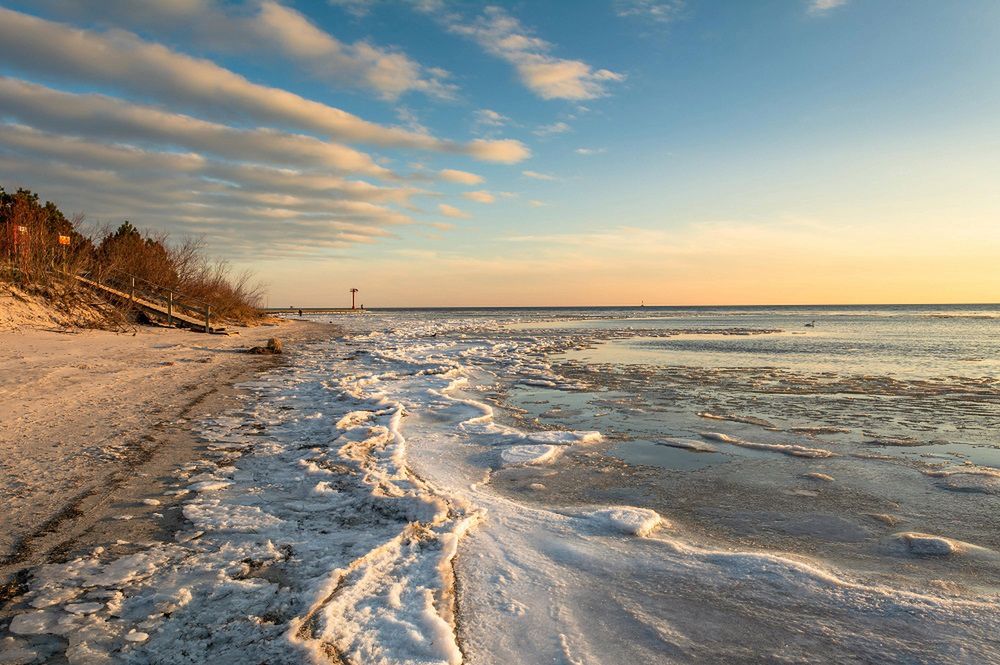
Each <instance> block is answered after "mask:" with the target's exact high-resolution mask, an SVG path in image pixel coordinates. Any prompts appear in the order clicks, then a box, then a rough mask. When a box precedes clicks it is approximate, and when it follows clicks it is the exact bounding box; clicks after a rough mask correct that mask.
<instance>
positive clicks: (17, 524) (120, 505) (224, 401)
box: [0, 320, 335, 618]
mask: <svg viewBox="0 0 1000 665" xmlns="http://www.w3.org/2000/svg"><path fill="white" fill-rule="evenodd" d="M332 329H335V327H334V326H332V325H331V324H325V323H318V322H304V321H295V320H292V321H283V322H282V323H281V324H278V325H262V326H257V327H253V328H239V329H238V331H239V334H237V335H230V336H214V335H209V336H206V335H200V334H197V333H193V332H190V331H184V330H179V329H163V328H139V330H138V332H137V334H135V335H131V334H119V333H112V332H106V331H99V330H81V331H73V332H70V333H65V332H54V331H48V330H24V329H22V330H18V331H3V332H0V346H3V347H4V348H6V349H10V350H11V353H10V354H9V355H8V356H7V357H5V358H3V359H0V377H3V378H0V423H3V425H0V452H2V453H3V455H2V461H0V479H2V482H0V491H2V492H3V493H4V496H3V497H2V498H3V503H4V505H5V507H6V510H5V511H4V513H3V515H0V534H2V535H0V603H2V604H3V607H2V608H0V618H5V617H7V616H8V615H9V614H10V605H12V604H14V603H12V602H11V601H16V598H17V596H18V595H20V593H21V592H23V590H24V582H25V580H26V579H27V577H28V575H29V573H30V571H31V570H32V569H35V568H36V567H37V566H39V565H42V564H45V563H50V562H58V561H62V560H65V559H66V558H67V557H68V556H69V555H70V554H71V553H73V552H78V551H81V550H83V549H86V548H93V547H97V546H106V545H107V544H108V543H115V542H116V541H117V540H121V539H126V540H130V541H169V540H171V539H172V538H173V534H174V532H175V531H176V530H177V529H178V528H179V527H180V526H181V525H182V524H183V521H184V518H183V516H182V515H181V513H180V510H179V504H180V503H181V499H182V497H180V496H173V495H171V496H165V495H164V492H165V491H166V489H167V485H169V484H171V483H172V482H174V479H173V477H172V475H171V472H172V471H173V470H175V469H176V468H177V467H178V466H180V465H182V464H184V463H185V462H188V461H191V460H193V459H196V458H198V457H200V456H201V455H202V453H203V449H204V447H205V444H204V442H203V441H202V440H201V439H200V438H199V434H198V431H197V428H196V426H197V423H198V421H199V420H200V419H201V418H203V417H206V416H208V415H212V414H218V413H221V412H224V411H226V410H227V409H229V408H231V407H233V406H235V405H236V404H237V403H238V395H239V393H240V391H239V389H238V388H237V387H236V384H238V383H240V382H241V381H245V380H247V379H249V378H251V377H253V376H255V375H257V374H259V373H260V372H262V371H265V370H267V369H270V368H273V367H274V366H276V365H278V364H282V363H286V362H288V356H289V355H294V354H295V353H296V349H297V347H298V346H300V345H301V344H302V343H305V342H308V341H309V340H311V339H315V338H318V337H322V336H325V335H328V334H329V333H330V332H331V330H332ZM272 336H276V337H279V338H280V339H281V340H282V341H283V342H284V343H285V345H286V352H285V354H283V355H281V356H256V355H249V354H243V353H240V351H241V350H242V349H245V348H248V347H250V346H254V345H257V344H263V343H264V341H266V340H267V338H268V337H272Z"/></svg>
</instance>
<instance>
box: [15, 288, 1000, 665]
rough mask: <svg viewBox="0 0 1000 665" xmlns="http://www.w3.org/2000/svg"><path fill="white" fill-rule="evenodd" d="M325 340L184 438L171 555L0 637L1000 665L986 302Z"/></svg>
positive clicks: (70, 584) (532, 655) (368, 659)
mask: <svg viewBox="0 0 1000 665" xmlns="http://www.w3.org/2000/svg"><path fill="white" fill-rule="evenodd" d="M331 320H333V321H334V322H336V323H338V324H340V325H341V326H342V329H343V332H344V334H343V336H339V335H338V336H333V337H331V338H330V339H327V340H320V341H317V342H315V343H313V344H311V345H309V346H308V347H306V348H303V349H300V350H298V352H297V353H296V354H295V355H294V357H292V358H291V360H290V363H289V364H288V365H286V366H282V367H276V368H274V369H273V370H271V371H269V372H267V373H265V374H264V375H263V376H261V377H260V378H259V379H257V380H255V381H253V382H250V383H248V384H245V385H244V386H243V388H244V391H245V399H244V401H243V404H242V405H241V407H240V408H238V409H235V410H233V411H232V412H231V413H227V414H220V415H219V416H217V417H215V418H212V419H209V420H208V421H206V422H205V423H204V424H203V428H204V430H203V435H204V438H205V441H206V446H207V451H206V456H205V459H203V460H201V461H199V462H197V463H193V464H188V465H185V466H184V467H182V468H179V469H177V471H176V477H177V489H174V490H171V491H172V492H177V493H179V494H180V495H182V496H183V497H184V503H183V509H182V510H183V514H184V516H185V518H186V521H185V526H184V528H182V530H181V532H179V533H178V535H177V538H176V542H173V543H159V544H157V543H152V544H141V543H124V542H119V543H115V544H109V546H108V547H107V548H99V549H98V550H95V551H93V552H89V553H85V554H81V555H80V556H77V557H76V558H74V559H72V560H71V561H69V562H67V563H66V564H60V565H54V566H48V567H46V568H45V569H43V570H39V571H36V573H35V576H34V577H33V578H32V581H31V584H30V585H29V586H30V590H29V592H28V593H27V594H26V596H25V600H24V602H25V603H26V606H25V608H24V609H23V611H22V612H21V613H20V614H19V615H18V616H16V617H15V618H14V621H13V622H12V624H11V628H10V631H11V633H12V634H13V635H14V637H10V638H7V641H6V642H5V643H4V644H3V645H2V648H3V649H6V650H7V651H8V652H10V653H16V654H19V655H18V658H22V659H23V654H25V653H28V652H32V653H35V654H37V658H38V659H45V658H51V657H57V656H58V657H62V656H65V657H66V658H67V659H68V660H69V661H70V662H92V661H96V660H100V659H101V658H105V657H111V658H113V659H114V660H121V661H125V662H129V661H131V662H171V663H175V662H176V663H180V662H204V660H206V659H209V658H210V659H212V660H213V661H216V662H220V663H222V662H233V663H237V662H240V663H242V662H248V661H249V660H253V661H254V662H256V661H260V660H268V662H275V663H278V662H282V663H285V662H287V663H298V662H329V661H331V660H332V661H334V662H359V663H360V662H365V663H458V662H469V663H511V662H518V663H552V662H561V663H636V662H643V663H646V662H649V663H660V662H663V663H672V662H679V663H683V662H711V663H716V662H721V663H757V662H796V663H799V662H813V663H832V662H872V663H890V662H897V663H914V662H919V663H986V662H1000V642H998V638H997V635H1000V609H998V604H997V601H998V589H997V585H996V580H997V579H998V576H997V575H998V573H1000V529H998V528H997V527H998V523H997V521H998V520H997V515H998V514H1000V513H998V508H1000V456H998V444H1000V440H998V439H997V432H998V423H1000V382H998V364H997V363H998V359H1000V308H998V307H996V306H962V307H933V306H921V307H902V306H900V307H838V308H830V307H823V308H819V307H807V308H749V307H748V308H724V309H713V308H691V309H682V308H664V309H660V308H641V309H640V308H623V309H613V308H589V309H576V310H568V309H552V310H543V309H533V310H425V311H414V310H405V311H400V310H396V311H373V312H368V313H366V314H365V315H364V316H357V317H343V318H336V319H331ZM807 324H808V325H807ZM0 655H2V652H0ZM88 659H89V660H88ZM199 659H200V660H199Z"/></svg>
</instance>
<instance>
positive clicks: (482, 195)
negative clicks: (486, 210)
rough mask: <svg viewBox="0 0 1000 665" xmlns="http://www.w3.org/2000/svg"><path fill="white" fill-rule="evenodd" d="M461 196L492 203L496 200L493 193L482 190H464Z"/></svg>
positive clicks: (478, 201) (477, 201)
mask: <svg viewBox="0 0 1000 665" xmlns="http://www.w3.org/2000/svg"><path fill="white" fill-rule="evenodd" d="M462 196H464V197H465V198H467V199H469V200H470V201H475V202H476V203H494V202H495V201H496V200H497V197H495V196H494V195H493V194H490V193H489V192H485V191H482V190H480V191H476V192H465V193H464V194H462Z"/></svg>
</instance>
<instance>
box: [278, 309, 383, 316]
mask: <svg viewBox="0 0 1000 665" xmlns="http://www.w3.org/2000/svg"><path fill="white" fill-rule="evenodd" d="M260 311H262V312H264V313H265V314H298V313H299V312H302V314H303V316H304V315H306V314H363V313H364V311H365V310H364V309H362V308H360V307H358V308H355V309H352V308H350V307H263V308H261V310H260Z"/></svg>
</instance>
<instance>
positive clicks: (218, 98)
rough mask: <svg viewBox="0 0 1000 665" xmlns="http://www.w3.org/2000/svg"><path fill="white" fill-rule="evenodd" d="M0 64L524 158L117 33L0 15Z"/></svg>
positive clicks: (315, 124)
mask: <svg viewBox="0 0 1000 665" xmlns="http://www.w3.org/2000/svg"><path fill="white" fill-rule="evenodd" d="M0 58H2V59H3V61H4V62H5V64H7V65H8V66H12V67H16V68H19V69H22V70H25V71H30V72H34V73H38V74H42V75H44V76H57V77H59V78H61V79H64V80H67V81H71V82H73V83H74V84H79V83H80V82H89V83H94V84H99V85H109V86H112V87H114V88H117V89H119V90H123V91H126V92H127V93H130V94H137V95H142V96H151V97H154V98H156V99H158V100H160V101H162V102H164V103H166V104H169V105H171V106H181V107H185V108H189V109H195V110H197V111H199V112H202V113H206V114H212V115H217V116H224V117H226V118H231V117H233V116H237V117H239V116H242V117H245V118H249V119H252V120H254V121H256V122H258V123H265V124H267V123H279V124H285V125H292V126H295V127H298V128H300V129H304V130H306V131H311V132H316V133H319V134H323V135H327V136H331V137H333V138H336V139H339V140H346V141H352V142H361V143H371V144H375V145H380V146H393V147H404V148H417V149H422V150H433V151H439V152H450V153H456V154H466V155H470V156H473V157H475V158H476V159H482V160H486V161H496V162H503V163H513V162H516V161H520V160H522V159H525V158H526V157H527V156H528V155H529V154H530V152H529V151H528V149H527V148H526V147H525V146H524V145H523V144H522V143H520V142H519V141H514V140H510V139H508V140H504V141H484V140H481V139H480V140H477V141H473V142H472V143H468V144H462V143H457V142H454V141H446V140H442V139H438V138H435V137H433V136H431V135H428V134H424V133H419V132H412V131H408V130H405V129H401V128H398V127H388V126H384V125H380V124H377V123H373V122H369V121H367V120H364V119H362V118H360V117H358V116H356V115H353V114H351V113H348V112H346V111H343V110H341V109H338V108H335V107H332V106H328V105H326V104H322V103H320V102H316V101H312V100H309V99H305V98H303V97H301V96H299V95H296V94H294V93H292V92H289V91H287V90H282V89H280V88H272V87H268V86H264V85H259V84H256V83H252V82H251V81H248V80H247V79H246V78H244V77H243V76H240V75H239V74H236V73H234V72H232V71H230V70H228V69H225V68H223V67H220V66H219V65H216V64H215V63H213V62H211V61H209V60H204V59H199V58H193V57H191V56H187V55H184V54H181V53H178V52H176V51H172V50H170V49H168V48H167V47H165V46H162V45H160V44H155V43H151V42H146V41H143V40H141V39H140V38H139V37H137V36H135V35H133V34H131V33H126V32H122V31H113V32H109V33H105V34H98V33H94V32H90V31H86V30H78V29H75V28H71V27H69V26H66V25H62V24H59V23H53V22H51V21H46V20H43V19H39V18H35V17H32V16H28V15H26V14H20V13H18V12H13V11H10V10H7V9H3V8H0Z"/></svg>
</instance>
